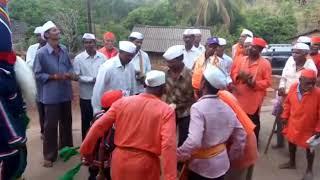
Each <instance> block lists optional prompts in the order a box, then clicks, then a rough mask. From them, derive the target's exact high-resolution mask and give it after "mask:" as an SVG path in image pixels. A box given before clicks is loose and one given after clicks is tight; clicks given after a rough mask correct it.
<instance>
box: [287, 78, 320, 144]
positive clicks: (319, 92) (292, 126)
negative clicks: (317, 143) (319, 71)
mask: <svg viewBox="0 0 320 180" xmlns="http://www.w3.org/2000/svg"><path fill="white" fill-rule="evenodd" d="M297 88H298V83H296V84H293V85H292V86H291V88H290V91H289V93H288V96H287V98H286V100H285V102H284V105H283V113H282V115H281V117H282V118H283V119H287V120H288V124H287V126H286V127H285V128H284V129H283V134H284V136H285V137H286V138H287V139H288V141H289V142H291V143H293V144H296V145H298V146H300V147H303V148H308V145H307V143H306V141H307V140H308V139H309V138H310V137H311V136H313V135H314V134H315V132H320V89H319V88H314V89H313V90H311V91H310V92H306V93H304V94H303V96H302V100H301V101H299V99H298V94H297Z"/></svg>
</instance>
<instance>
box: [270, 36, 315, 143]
mask: <svg viewBox="0 0 320 180" xmlns="http://www.w3.org/2000/svg"><path fill="white" fill-rule="evenodd" d="M309 50H310V48H309V46H308V45H307V44H305V43H302V42H300V43H296V44H295V45H294V46H293V47H292V56H290V57H289V59H288V60H287V62H286V64H285V66H284V68H283V70H282V75H281V79H280V83H279V89H278V96H279V97H278V102H277V103H276V105H277V106H276V107H275V110H274V111H273V112H274V115H275V116H276V121H277V143H276V144H275V145H273V148H282V147H284V138H283V135H282V126H283V125H282V120H281V118H280V115H281V113H282V110H283V108H282V107H283V106H282V104H283V101H284V99H285V97H286V96H287V94H288V92H289V89H290V87H291V85H293V84H294V83H296V82H298V81H299V77H300V75H301V70H303V69H312V70H314V71H315V72H317V68H316V65H315V64H314V61H313V60H312V59H311V58H308V53H309Z"/></svg>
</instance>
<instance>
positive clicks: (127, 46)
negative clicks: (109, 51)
mask: <svg viewBox="0 0 320 180" xmlns="http://www.w3.org/2000/svg"><path fill="white" fill-rule="evenodd" d="M119 49H120V50H122V51H125V52H128V53H135V52H136V45H134V44H133V43H132V42H130V41H120V42H119Z"/></svg>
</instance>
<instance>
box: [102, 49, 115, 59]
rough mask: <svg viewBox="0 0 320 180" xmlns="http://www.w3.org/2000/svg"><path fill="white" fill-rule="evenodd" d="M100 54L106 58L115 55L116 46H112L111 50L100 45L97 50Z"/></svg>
mask: <svg viewBox="0 0 320 180" xmlns="http://www.w3.org/2000/svg"><path fill="white" fill-rule="evenodd" d="M98 51H99V52H101V53H102V54H104V55H105V56H106V57H107V59H111V58H112V57H114V56H116V55H117V54H118V50H117V49H116V48H113V49H112V50H111V51H109V50H107V48H106V47H102V48H101V49H99V50H98Z"/></svg>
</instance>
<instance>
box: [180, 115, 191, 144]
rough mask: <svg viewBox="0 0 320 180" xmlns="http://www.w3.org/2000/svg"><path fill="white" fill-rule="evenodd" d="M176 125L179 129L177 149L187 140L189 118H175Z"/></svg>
mask: <svg viewBox="0 0 320 180" xmlns="http://www.w3.org/2000/svg"><path fill="white" fill-rule="evenodd" d="M177 123H178V124H177V125H178V128H179V141H178V147H179V146H181V145H182V144H183V142H184V141H185V140H186V139H187V137H188V133H189V124H190V116H187V117H183V118H177Z"/></svg>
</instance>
